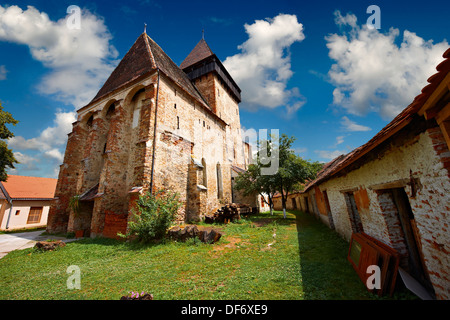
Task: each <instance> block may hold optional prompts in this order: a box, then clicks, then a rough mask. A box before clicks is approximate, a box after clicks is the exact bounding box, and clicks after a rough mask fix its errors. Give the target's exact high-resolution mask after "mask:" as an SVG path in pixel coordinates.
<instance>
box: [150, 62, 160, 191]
mask: <svg viewBox="0 0 450 320" xmlns="http://www.w3.org/2000/svg"><path fill="white" fill-rule="evenodd" d="M156 71H157V72H158V84H157V87H156V102H155V125H154V127H153V152H152V174H151V178H150V192H151V194H153V175H154V172H155V147H156V123H157V122H158V97H159V68H157V69H156Z"/></svg>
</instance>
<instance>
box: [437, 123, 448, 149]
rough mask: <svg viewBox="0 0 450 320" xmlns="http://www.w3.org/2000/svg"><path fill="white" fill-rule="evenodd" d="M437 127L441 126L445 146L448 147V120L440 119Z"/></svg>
mask: <svg viewBox="0 0 450 320" xmlns="http://www.w3.org/2000/svg"><path fill="white" fill-rule="evenodd" d="M439 127H440V128H441V131H442V134H443V135H444V138H445V141H446V142H447V147H448V148H449V149H450V120H447V121H442V122H441V123H440V124H439Z"/></svg>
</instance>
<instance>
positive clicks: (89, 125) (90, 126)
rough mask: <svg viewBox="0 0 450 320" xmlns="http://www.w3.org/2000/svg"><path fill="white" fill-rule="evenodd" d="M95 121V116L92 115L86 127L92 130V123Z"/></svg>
mask: <svg viewBox="0 0 450 320" xmlns="http://www.w3.org/2000/svg"><path fill="white" fill-rule="evenodd" d="M93 121H94V115H91V116H90V117H89V119H88V120H87V122H86V126H87V127H88V128H89V130H90V129H92V122H93Z"/></svg>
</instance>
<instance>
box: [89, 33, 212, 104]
mask: <svg viewBox="0 0 450 320" xmlns="http://www.w3.org/2000/svg"><path fill="white" fill-rule="evenodd" d="M156 69H159V70H160V71H161V72H163V73H164V74H165V75H166V76H167V77H169V78H170V79H171V80H172V81H174V82H175V83H176V84H177V85H179V86H180V87H181V88H182V89H184V90H185V91H186V92H187V93H188V94H189V95H190V96H191V97H193V98H194V99H196V100H197V101H198V102H199V103H200V104H201V105H203V106H204V107H205V108H207V109H209V110H211V108H210V106H209V105H208V103H207V102H206V100H205V99H204V98H203V97H202V95H201V94H200V93H199V91H198V90H197V88H196V87H195V86H194V85H193V84H192V82H191V80H190V79H189V77H188V76H187V75H186V73H184V71H183V70H181V69H180V68H179V67H178V66H177V65H176V64H175V62H173V61H172V59H170V57H169V56H168V55H167V54H166V53H165V52H164V51H163V50H162V49H161V47H160V46H159V45H158V44H157V43H156V42H155V41H153V39H151V38H150V37H149V36H148V35H147V34H146V33H145V32H144V33H142V34H141V35H140V36H139V38H138V39H137V40H136V42H135V43H134V44H133V46H132V47H131V48H130V50H129V51H128V52H127V54H125V56H124V57H123V59H122V60H121V61H120V63H119V65H118V66H117V67H116V69H115V70H114V71H113V72H112V73H111V75H110V76H109V78H108V79H107V80H106V82H105V84H104V85H103V87H102V88H101V89H100V90H99V92H98V93H97V95H96V96H95V97H94V99H92V101H91V102H90V103H89V104H88V105H90V104H91V103H92V102H94V101H96V100H99V99H100V98H102V97H104V96H106V95H107V94H109V93H111V92H112V91H114V90H117V89H119V88H121V87H124V86H125V85H127V84H129V83H130V82H132V81H134V80H136V79H137V78H139V77H141V76H143V75H145V74H147V73H149V72H153V71H155V70H156Z"/></svg>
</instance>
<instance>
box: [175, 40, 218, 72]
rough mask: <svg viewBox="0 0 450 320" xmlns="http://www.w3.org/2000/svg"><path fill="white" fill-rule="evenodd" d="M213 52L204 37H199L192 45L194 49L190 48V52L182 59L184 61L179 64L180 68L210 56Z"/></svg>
mask: <svg viewBox="0 0 450 320" xmlns="http://www.w3.org/2000/svg"><path fill="white" fill-rule="evenodd" d="M213 54H214V53H213V52H212V51H211V49H210V48H209V46H208V44H207V43H206V41H205V39H201V40H200V41H199V42H198V43H197V45H196V46H195V47H194V49H192V51H191V53H189V55H188V56H187V57H186V59H184V61H183V62H182V63H181V64H180V68H181V69H185V68H187V67H189V66H192V65H193V64H196V63H197V62H199V61H201V60H203V59H205V58H207V57H209V56H212V55H213Z"/></svg>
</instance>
